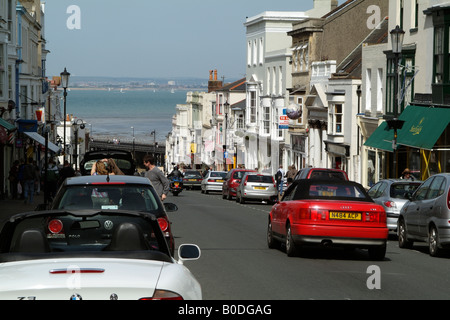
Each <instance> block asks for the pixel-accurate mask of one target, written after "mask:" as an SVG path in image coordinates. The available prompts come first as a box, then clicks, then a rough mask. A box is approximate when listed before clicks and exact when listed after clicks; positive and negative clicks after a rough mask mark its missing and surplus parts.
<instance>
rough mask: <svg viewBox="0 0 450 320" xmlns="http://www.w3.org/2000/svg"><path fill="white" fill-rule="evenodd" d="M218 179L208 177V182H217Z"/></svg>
mask: <svg viewBox="0 0 450 320" xmlns="http://www.w3.org/2000/svg"><path fill="white" fill-rule="evenodd" d="M215 181H216V180H214V179H208V182H215Z"/></svg>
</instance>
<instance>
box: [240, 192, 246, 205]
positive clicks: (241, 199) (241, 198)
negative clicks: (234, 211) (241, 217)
mask: <svg viewBox="0 0 450 320" xmlns="http://www.w3.org/2000/svg"><path fill="white" fill-rule="evenodd" d="M239 203H240V204H244V203H245V199H244V197H243V196H242V194H241V196H240V197H239Z"/></svg>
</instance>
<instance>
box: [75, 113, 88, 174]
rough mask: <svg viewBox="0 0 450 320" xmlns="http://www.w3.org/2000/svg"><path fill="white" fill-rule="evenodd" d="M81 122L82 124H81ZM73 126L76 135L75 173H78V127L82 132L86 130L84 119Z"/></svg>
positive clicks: (78, 120)
mask: <svg viewBox="0 0 450 320" xmlns="http://www.w3.org/2000/svg"><path fill="white" fill-rule="evenodd" d="M80 121H81V122H80ZM73 126H75V130H74V134H75V150H74V152H73V162H75V171H78V156H79V153H78V126H79V128H80V129H81V130H84V128H85V127H86V126H85V123H84V121H83V120H82V119H77V120H76V121H74V122H73Z"/></svg>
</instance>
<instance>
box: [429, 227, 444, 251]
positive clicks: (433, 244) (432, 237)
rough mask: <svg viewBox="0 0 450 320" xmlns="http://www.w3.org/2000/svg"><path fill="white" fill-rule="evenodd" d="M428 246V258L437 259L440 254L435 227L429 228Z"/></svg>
mask: <svg viewBox="0 0 450 320" xmlns="http://www.w3.org/2000/svg"><path fill="white" fill-rule="evenodd" d="M428 246H429V248H430V256H432V257H437V256H439V255H440V253H441V249H440V244H439V235H438V231H437V229H436V227H434V226H433V227H431V229H430V232H429V234H428Z"/></svg>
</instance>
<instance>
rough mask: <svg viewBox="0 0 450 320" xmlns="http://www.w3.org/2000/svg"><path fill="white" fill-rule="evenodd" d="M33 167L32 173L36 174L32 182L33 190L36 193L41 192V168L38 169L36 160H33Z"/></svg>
mask: <svg viewBox="0 0 450 320" xmlns="http://www.w3.org/2000/svg"><path fill="white" fill-rule="evenodd" d="M33 168H34V173H35V174H36V182H35V183H34V191H35V193H36V194H37V195H39V194H40V193H41V170H40V169H39V166H38V164H37V162H36V160H33Z"/></svg>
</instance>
